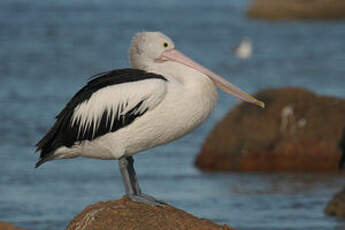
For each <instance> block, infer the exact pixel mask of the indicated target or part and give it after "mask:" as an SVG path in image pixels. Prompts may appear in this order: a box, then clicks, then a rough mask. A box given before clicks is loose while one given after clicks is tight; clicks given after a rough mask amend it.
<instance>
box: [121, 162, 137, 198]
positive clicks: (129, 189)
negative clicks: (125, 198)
mask: <svg viewBox="0 0 345 230" xmlns="http://www.w3.org/2000/svg"><path fill="white" fill-rule="evenodd" d="M119 168H120V172H121V175H122V180H123V184H124V185H125V192H126V195H134V194H135V190H134V189H133V185H132V181H131V176H130V175H129V172H128V160H127V159H126V158H125V157H123V158H121V159H119Z"/></svg>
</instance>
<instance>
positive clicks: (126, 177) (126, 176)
mask: <svg viewBox="0 0 345 230" xmlns="http://www.w3.org/2000/svg"><path fill="white" fill-rule="evenodd" d="M133 162H134V160H133V157H123V158H121V159H119V167H120V171H121V174H122V179H123V183H124V185H125V191H126V195H127V197H128V198H129V199H131V200H132V201H135V202H141V203H144V204H148V205H152V206H163V205H165V204H166V203H164V202H161V201H158V200H156V199H155V198H153V197H152V196H149V195H145V194H143V193H142V192H141V189H140V186H139V182H138V178H137V176H136V173H135V170H134V166H133Z"/></svg>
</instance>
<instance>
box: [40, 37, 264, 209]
mask: <svg viewBox="0 0 345 230" xmlns="http://www.w3.org/2000/svg"><path fill="white" fill-rule="evenodd" d="M130 62H131V65H132V69H119V70H112V71H108V72H104V73H101V74H98V75H96V76H94V77H93V78H92V79H91V80H90V81H89V82H88V83H87V85H86V86H84V87H83V88H82V89H81V90H79V92H77V93H76V95H74V97H73V98H72V99H71V100H70V101H69V102H68V103H67V105H66V106H65V108H64V109H63V110H62V111H61V112H60V113H59V115H57V117H56V122H55V124H54V125H53V127H52V128H51V129H50V131H49V132H48V133H47V134H46V135H45V136H44V137H43V138H42V139H41V140H40V141H39V142H38V143H37V151H40V152H41V154H40V160H39V161H38V162H37V164H36V167H38V166H40V165H41V164H43V163H44V162H47V161H50V160H55V159H63V158H75V157H88V158H100V159H107V160H108V159H109V160H111V159H117V160H119V167H120V171H121V174H122V178H123V182H124V185H125V192H126V195H127V197H128V198H129V199H131V200H133V201H137V202H143V203H146V204H150V205H161V204H162V203H163V202H160V201H157V200H155V199H154V198H153V197H151V196H148V195H145V194H143V193H142V192H141V189H140V187H139V183H138V179H137V177H136V174H135V171H134V168H133V158H132V156H133V155H134V154H135V153H138V152H141V151H144V150H147V149H150V148H153V147H155V146H158V145H162V144H165V143H168V142H171V141H173V140H175V139H177V138H180V137H182V136H184V135H186V134H187V133H189V132H191V131H192V130H193V129H195V128H196V127H197V126H198V125H200V124H201V123H202V122H203V121H204V120H205V119H206V118H207V117H208V116H209V114H210V113H211V111H212V109H213V108H214V106H215V104H216V99H217V91H216V86H218V87H219V88H221V89H222V90H224V91H225V92H227V93H229V94H232V95H234V96H236V97H238V98H240V99H242V100H244V101H247V102H251V103H254V104H257V105H259V106H262V107H264V104H263V103H262V102H261V101H258V100H256V99H255V98H253V97H251V96H250V95H248V94H246V93H245V92H243V91H242V90H241V89H239V88H237V87H236V86H234V85H232V84H231V83H230V82H228V81H226V80H225V79H223V78H221V77H220V76H218V75H217V74H215V73H213V72H211V71H210V70H208V69H206V68H205V67H202V66H201V65H199V64H198V63H196V62H194V61H192V60H191V59H189V58H188V57H186V56H184V55H183V54H182V53H180V52H179V51H177V50H176V49H175V45H174V43H173V41H172V40H171V39H170V38H169V37H167V36H165V35H164V34H162V33H159V32H143V33H138V34H136V35H135V36H134V38H133V40H132V44H131V47H130Z"/></svg>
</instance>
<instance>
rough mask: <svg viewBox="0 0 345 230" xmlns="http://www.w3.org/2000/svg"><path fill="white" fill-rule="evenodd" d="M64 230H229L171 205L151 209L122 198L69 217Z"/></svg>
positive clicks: (95, 205)
mask: <svg viewBox="0 0 345 230" xmlns="http://www.w3.org/2000/svg"><path fill="white" fill-rule="evenodd" d="M67 229H68V230H72V229H73V230H75V229H84V230H88V229H102V230H108V229H109V230H110V229H111V230H118V229H122V230H129V229H130V230H152V229H155V230H159V229H164V230H169V229H170V230H176V229H179V230H184V229H186V230H187V229H188V230H192V229H195V230H196V229H198V230H206V229H207V230H212V229H217V230H221V229H224V230H231V229H232V228H230V227H229V226H227V225H223V226H220V225H217V224H215V223H213V222H211V221H210V220H207V219H199V218H197V217H195V216H193V215H191V214H189V213H186V212H184V211H183V210H180V209H177V208H174V207H172V206H165V207H153V206H149V205H145V204H142V203H136V202H132V201H130V200H128V199H127V198H125V197H123V198H122V199H121V200H118V201H107V202H98V203H96V204H93V205H90V206H88V207H87V208H86V209H84V210H83V211H82V212H81V213H80V214H79V215H77V216H76V217H74V218H73V220H72V221H71V222H70V224H69V225H68V226H67Z"/></svg>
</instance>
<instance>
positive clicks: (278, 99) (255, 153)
mask: <svg viewBox="0 0 345 230" xmlns="http://www.w3.org/2000/svg"><path fill="white" fill-rule="evenodd" d="M255 97H257V98H259V99H260V100H262V101H264V102H265V104H266V108H265V109H261V108H259V107H257V106H253V105H251V104H249V103H241V104H238V105H237V106H235V108H234V109H233V110H232V111H230V112H229V113H228V114H227V115H226V116H225V117H224V119H223V120H222V121H220V122H219V123H218V124H217V125H216V127H215V128H214V130H213V131H212V132H211V133H210V135H209V136H208V137H207V139H206V141H205V142H204V144H203V146H202V149H201V152H200V154H199V155H198V156H197V159H196V165H197V166H198V167H199V168H200V169H202V170H209V171H217V170H218V171H219V170H220V171H337V170H338V169H339V166H340V162H341V155H342V151H345V150H342V149H341V148H345V145H342V144H341V143H344V140H345V131H343V130H344V127H345V100H343V99H339V98H335V97H327V96H317V95H316V94H314V93H312V92H311V91H308V90H305V89H302V88H282V89H270V90H263V91H261V92H259V93H257V94H256V96H255ZM343 154H345V153H343ZM343 159H344V158H343Z"/></svg>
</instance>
